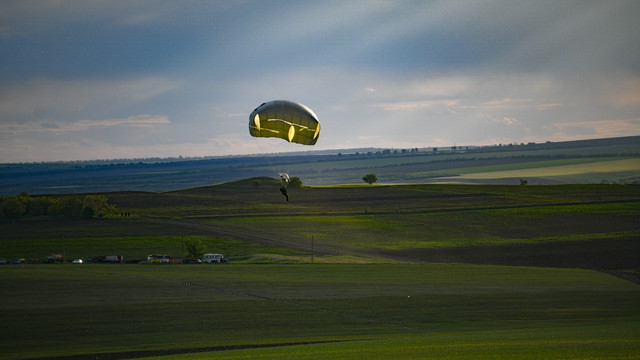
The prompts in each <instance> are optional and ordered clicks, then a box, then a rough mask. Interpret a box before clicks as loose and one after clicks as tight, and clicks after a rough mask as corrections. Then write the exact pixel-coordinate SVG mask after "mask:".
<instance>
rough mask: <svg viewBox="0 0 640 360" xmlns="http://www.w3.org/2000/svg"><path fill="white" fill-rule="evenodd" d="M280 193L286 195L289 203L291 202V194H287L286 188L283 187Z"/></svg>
mask: <svg viewBox="0 0 640 360" xmlns="http://www.w3.org/2000/svg"><path fill="white" fill-rule="evenodd" d="M280 192H281V193H282V195H284V197H286V198H287V202H289V194H288V193H287V188H286V187H285V186H283V187H281V188H280Z"/></svg>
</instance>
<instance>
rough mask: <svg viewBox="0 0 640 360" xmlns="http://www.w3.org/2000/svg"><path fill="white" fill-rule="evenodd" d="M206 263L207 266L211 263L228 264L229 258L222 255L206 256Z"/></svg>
mask: <svg viewBox="0 0 640 360" xmlns="http://www.w3.org/2000/svg"><path fill="white" fill-rule="evenodd" d="M204 262H206V263H207V264H211V263H217V264H220V263H226V262H227V258H226V257H224V255H222V254H204Z"/></svg>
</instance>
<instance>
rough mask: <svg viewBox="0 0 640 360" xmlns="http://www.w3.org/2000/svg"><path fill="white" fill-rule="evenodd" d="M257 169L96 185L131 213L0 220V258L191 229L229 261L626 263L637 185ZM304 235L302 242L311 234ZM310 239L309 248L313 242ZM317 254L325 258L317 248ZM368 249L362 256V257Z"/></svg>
mask: <svg viewBox="0 0 640 360" xmlns="http://www.w3.org/2000/svg"><path fill="white" fill-rule="evenodd" d="M289 192H290V198H291V201H290V202H286V201H285V200H284V197H283V196H282V195H281V194H280V192H279V190H278V182H277V181H276V180H274V179H269V178H256V179H248V180H245V181H239V182H235V183H228V184H224V185H220V186H208V187H202V188H195V189H189V190H184V191H175V192H169V193H141V192H125V193H110V194H107V196H108V198H109V201H110V202H111V203H114V204H116V205H117V206H118V207H119V208H120V209H121V210H122V211H124V212H128V213H130V214H132V216H131V217H126V218H121V217H114V218H94V219H91V220H69V219H57V218H51V219H46V218H43V219H41V218H32V219H24V220H20V221H4V222H1V223H0V227H1V230H2V235H0V236H2V248H0V250H1V251H0V253H1V254H0V257H6V258H15V257H24V258H31V257H34V258H42V257H43V256H45V255H47V254H49V253H51V252H56V253H61V252H63V251H64V252H65V253H66V256H67V257H68V258H78V257H79V258H86V257H89V256H93V255H97V254H99V253H120V254H123V255H125V258H126V259H129V260H141V259H144V258H145V256H146V255H147V254H149V253H152V252H162V253H169V254H171V255H173V256H180V255H182V249H183V248H182V244H183V240H190V239H193V238H198V239H200V240H201V241H202V242H203V243H204V244H205V245H206V246H207V248H208V249H209V250H210V251H212V252H224V253H225V254H227V255H228V256H229V257H230V258H231V259H232V260H234V261H265V260H268V259H269V258H271V259H277V260H278V261H292V262H300V261H303V262H307V261H310V257H311V253H312V250H313V253H314V255H315V258H314V260H315V261H323V260H325V261H327V260H329V259H332V260H331V261H343V259H340V258H336V256H348V257H349V259H351V260H353V259H354V257H357V258H361V259H362V260H365V261H376V262H379V261H409V262H460V263H473V264H496V265H531V266H555V267H581V268H592V269H629V268H637V266H638V264H639V263H640V251H639V250H640V241H639V236H640V225H639V224H640V221H638V219H639V218H640V216H639V215H640V214H639V211H640V210H639V209H640V206H639V205H640V187H638V186H633V185H555V186H532V185H527V186H499V185H496V186H487V185H402V186H400V185H398V186H368V185H358V186H342V187H303V188H297V189H296V188H292V189H290V191H289ZM312 243H313V244H312ZM312 245H313V249H312ZM323 256H324V257H323ZM366 259H369V260H366Z"/></svg>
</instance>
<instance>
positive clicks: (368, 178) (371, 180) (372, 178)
mask: <svg viewBox="0 0 640 360" xmlns="http://www.w3.org/2000/svg"><path fill="white" fill-rule="evenodd" d="M362 180H364V182H366V183H367V184H369V185H371V184H373V183H374V182H376V181H378V177H377V176H376V174H367V175H365V176H363V177H362Z"/></svg>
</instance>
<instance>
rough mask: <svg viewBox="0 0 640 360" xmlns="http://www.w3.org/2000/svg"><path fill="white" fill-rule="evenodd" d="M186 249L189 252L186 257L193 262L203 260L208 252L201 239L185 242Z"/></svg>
mask: <svg viewBox="0 0 640 360" xmlns="http://www.w3.org/2000/svg"><path fill="white" fill-rule="evenodd" d="M184 247H185V249H186V250H187V254H186V255H185V257H186V258H187V259H189V260H191V261H198V259H202V257H203V256H204V253H205V251H206V248H205V246H204V245H203V244H202V241H201V240H200V239H194V240H187V241H185V244H184Z"/></svg>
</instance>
